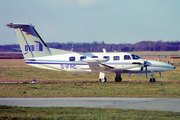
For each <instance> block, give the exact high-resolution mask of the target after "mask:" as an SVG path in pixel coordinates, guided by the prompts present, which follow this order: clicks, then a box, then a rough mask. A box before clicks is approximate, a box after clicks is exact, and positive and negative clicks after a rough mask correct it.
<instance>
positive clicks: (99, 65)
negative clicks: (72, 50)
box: [81, 58, 114, 73]
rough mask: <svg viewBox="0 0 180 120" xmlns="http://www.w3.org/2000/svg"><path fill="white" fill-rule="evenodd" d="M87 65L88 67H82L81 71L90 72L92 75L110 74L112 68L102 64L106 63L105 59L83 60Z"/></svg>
mask: <svg viewBox="0 0 180 120" xmlns="http://www.w3.org/2000/svg"><path fill="white" fill-rule="evenodd" d="M83 61H86V62H87V63H88V65H89V67H88V68H87V67H82V68H81V69H87V70H91V72H92V73H99V72H111V71H112V70H113V69H114V67H112V66H109V65H105V64H103V63H104V62H106V61H107V59H105V58H90V59H83Z"/></svg>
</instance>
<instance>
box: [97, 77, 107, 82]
mask: <svg viewBox="0 0 180 120" xmlns="http://www.w3.org/2000/svg"><path fill="white" fill-rule="evenodd" d="M106 81H107V79H106V77H104V78H99V82H106Z"/></svg>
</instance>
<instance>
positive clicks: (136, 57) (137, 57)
mask: <svg viewBox="0 0 180 120" xmlns="http://www.w3.org/2000/svg"><path fill="white" fill-rule="evenodd" d="M131 57H132V59H133V60H137V59H140V57H139V56H137V55H134V54H132V55H131Z"/></svg>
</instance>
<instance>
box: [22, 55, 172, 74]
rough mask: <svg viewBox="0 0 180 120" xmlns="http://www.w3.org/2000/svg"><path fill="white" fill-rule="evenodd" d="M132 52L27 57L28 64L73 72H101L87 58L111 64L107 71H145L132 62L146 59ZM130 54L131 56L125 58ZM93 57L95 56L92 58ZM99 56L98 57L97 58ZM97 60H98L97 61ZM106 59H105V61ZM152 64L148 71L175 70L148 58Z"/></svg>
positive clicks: (168, 65)
mask: <svg viewBox="0 0 180 120" xmlns="http://www.w3.org/2000/svg"><path fill="white" fill-rule="evenodd" d="M131 55H132V54H131V53H116V52H114V53H75V52H74V53H73V54H72V53H70V54H61V55H52V56H45V57H37V58H29V59H25V61H26V63H27V64H28V65H31V66H34V67H38V68H43V69H50V70H57V71H68V72H73V73H99V71H101V70H97V71H92V70H91V69H90V66H89V65H88V63H87V62H86V60H88V61H90V60H92V61H93V60H94V61H95V62H98V61H99V60H101V58H102V61H100V62H101V63H103V64H104V65H107V66H110V67H112V68H113V70H104V72H105V73H118V72H120V73H144V72H145V69H143V65H142V64H141V65H137V64H132V63H133V62H139V63H144V61H146V60H144V59H133V57H132V56H131ZM125 56H126V57H127V56H129V57H130V58H125ZM92 57H93V58H92ZM96 57H98V58H96ZM96 60H97V61H96ZM103 60H104V61H103ZM148 62H149V63H150V64H151V65H150V66H148V67H147V71H148V72H163V71H168V70H173V69H174V66H172V65H170V64H167V63H164V62H159V61H153V60H148Z"/></svg>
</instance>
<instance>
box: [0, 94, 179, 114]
mask: <svg viewBox="0 0 180 120" xmlns="http://www.w3.org/2000/svg"><path fill="white" fill-rule="evenodd" d="M0 105H12V106H25V107H91V108H92V107H94V108H118V109H137V110H158V111H174V112H180V99H179V98H109V97H95V98H84V97H79V98H0Z"/></svg>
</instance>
